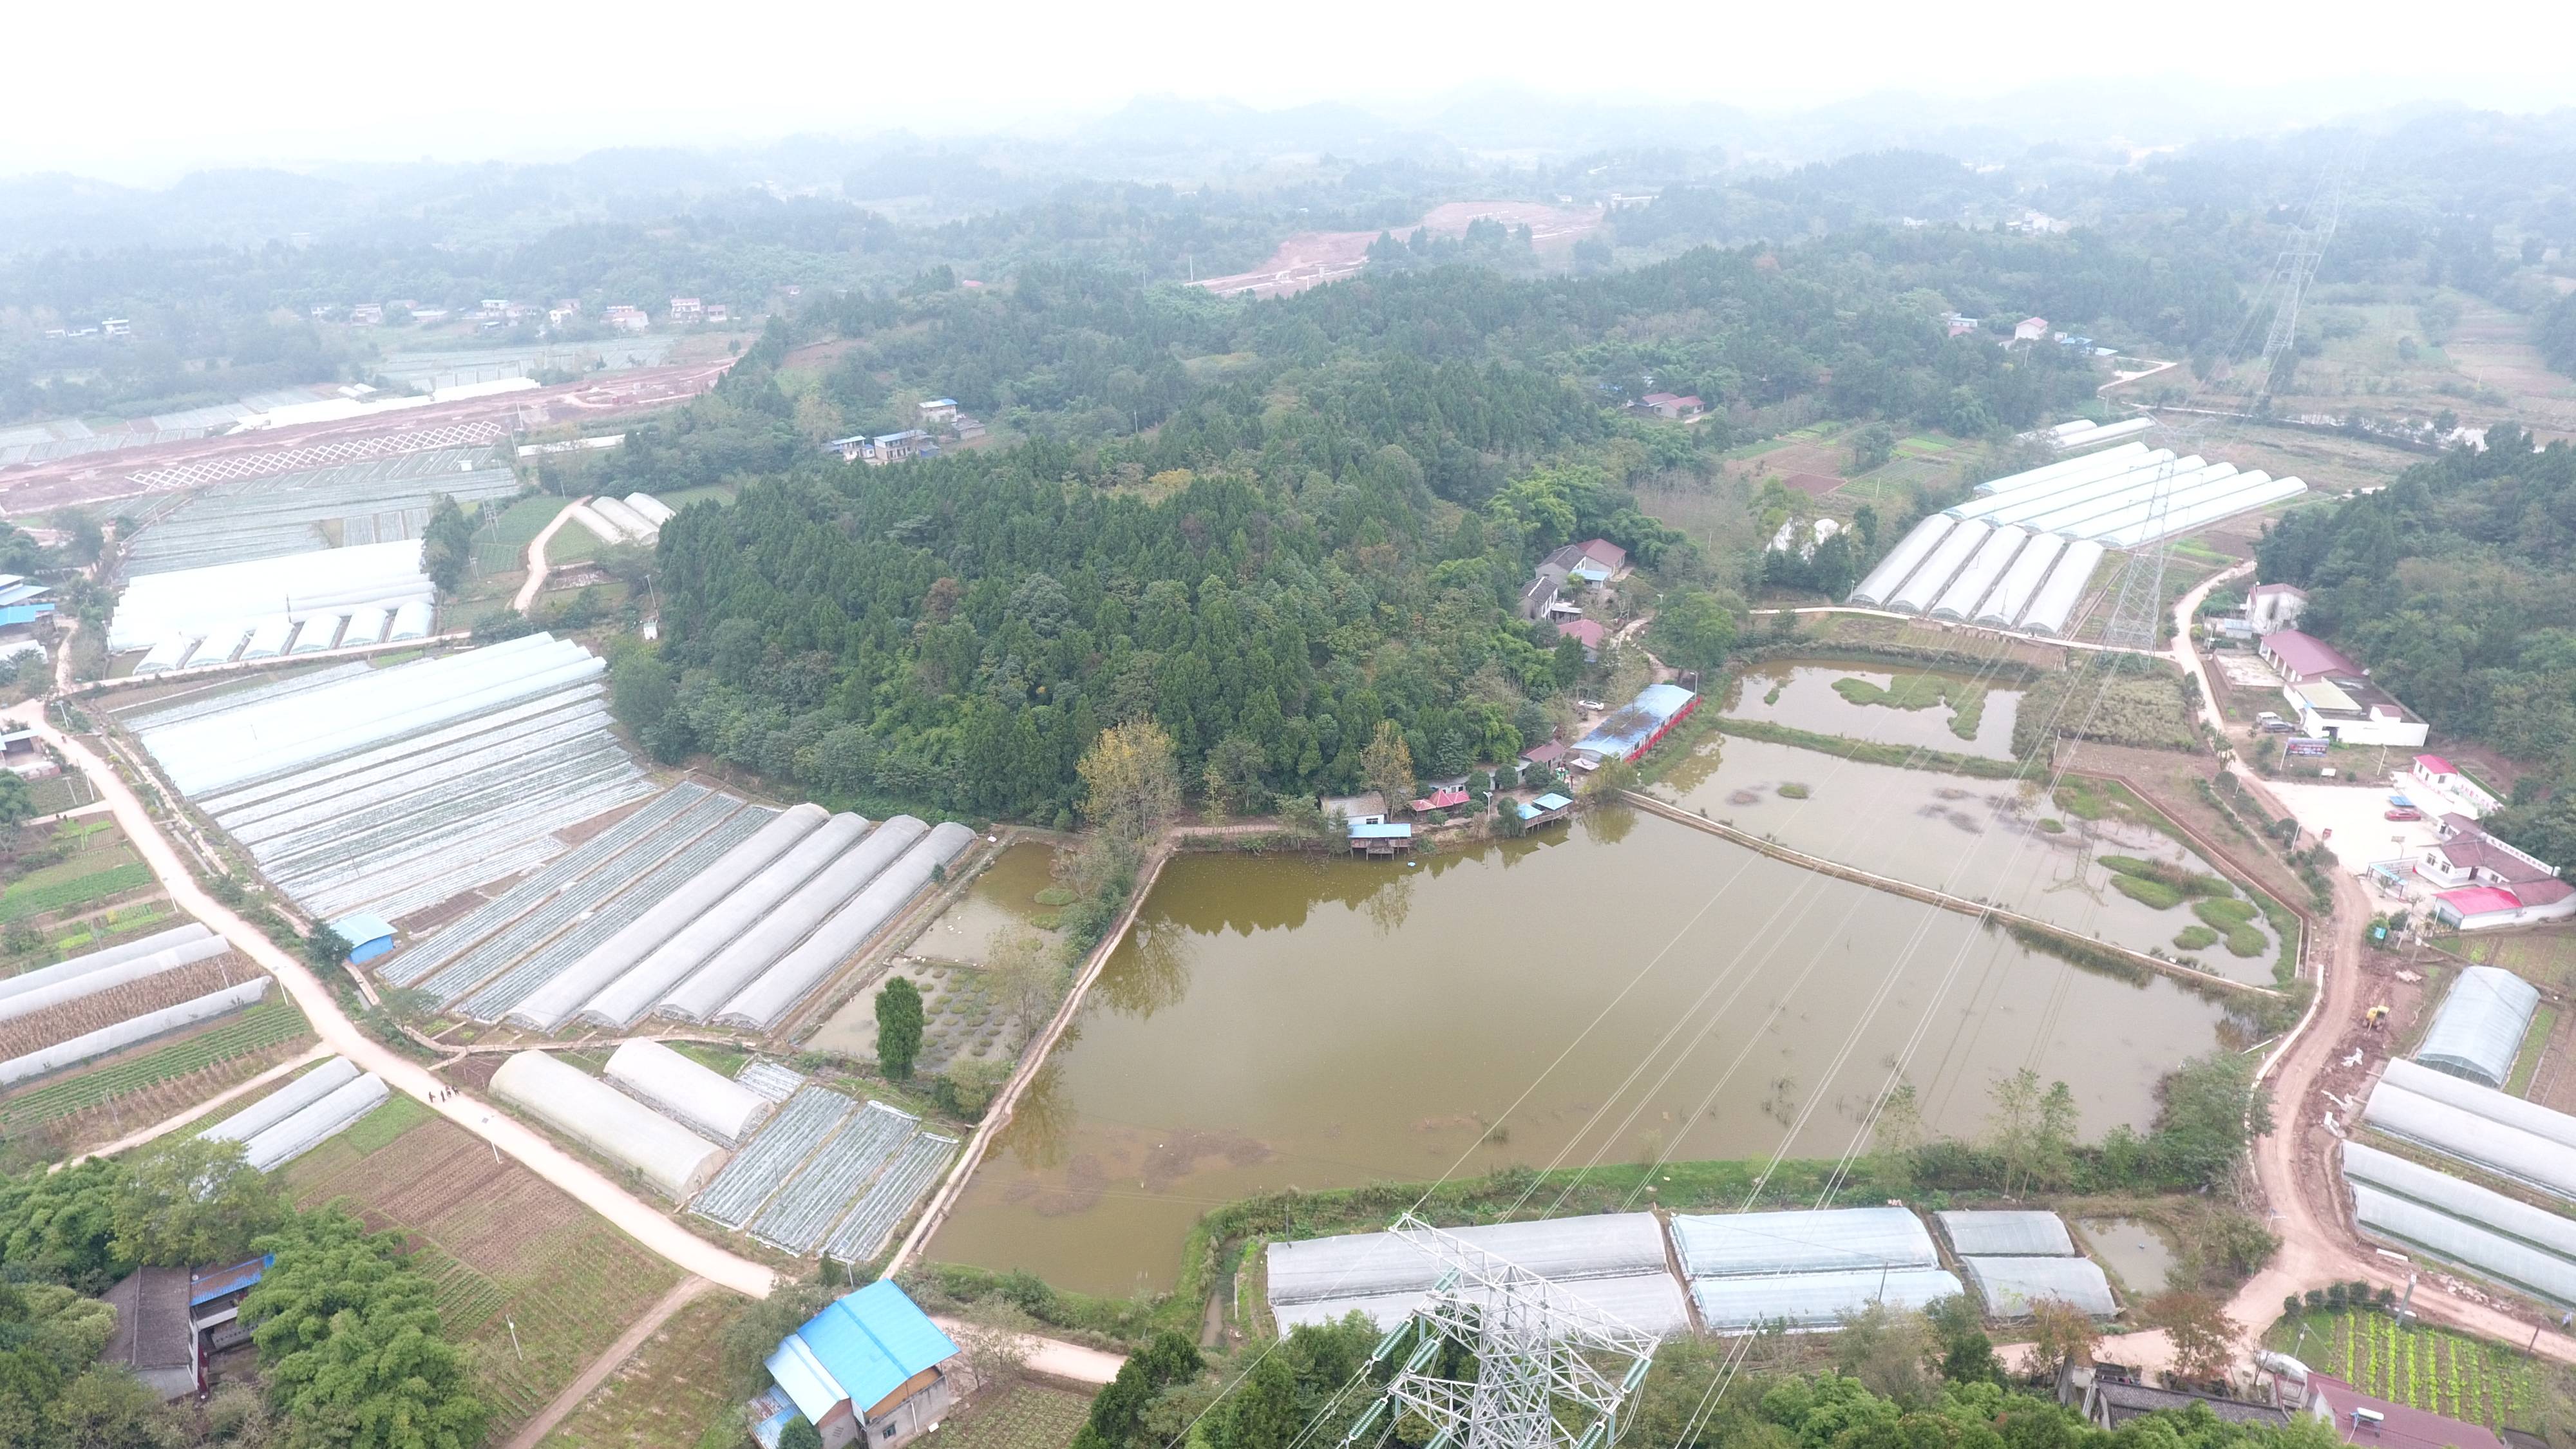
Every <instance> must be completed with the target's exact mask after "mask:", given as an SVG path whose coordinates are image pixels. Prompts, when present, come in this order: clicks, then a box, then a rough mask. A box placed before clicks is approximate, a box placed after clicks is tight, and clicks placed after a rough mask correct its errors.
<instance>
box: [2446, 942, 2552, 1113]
mask: <svg viewBox="0 0 2576 1449" xmlns="http://www.w3.org/2000/svg"><path fill="white" fill-rule="evenodd" d="M2539 1005H2540V988H2539V987H2536V986H2534V985H2532V984H2531V983H2530V982H2528V981H2525V980H2523V979H2522V978H2521V977H2519V976H2516V975H2514V974H2513V973H2512V972H2510V971H2502V970H2498V969H2497V968H2495V967H2493V966H2471V967H2469V968H2467V969H2466V970H2464V971H2462V972H2461V973H2460V978H2459V980H2458V981H2457V982H2455V983H2454V984H2453V985H2452V987H2451V992H2450V994H2449V995H2448V996H2445V997H2443V998H2442V1009H2441V1010H2440V1011H2438V1012H2436V1013H2434V1016H2433V1025H2432V1027H2431V1029H2430V1030H2428V1031H2426V1032H2425V1033H2424V1042H2423V1045H2421V1046H2419V1047H2417V1048H2416V1049H2415V1060H2417V1061H2419V1062H2421V1063H2423V1064H2424V1065H2425V1066H2428V1067H2431V1068H2433V1069H2434V1070H2436V1071H2442V1072H2448V1073H2450V1074H2451V1075H2453V1076H2455V1077H2466V1078H2468V1079H2469V1080H2470V1081H2473V1082H2481V1083H2484V1084H2485V1085H2487V1086H2490V1087H2501V1086H2503V1085H2504V1084H2505V1079H2506V1078H2508V1077H2510V1076H2512V1075H2513V1059H2514V1057H2515V1056H2516V1055H2517V1054H2519V1053H2520V1052H2521V1050H2522V1038H2523V1035H2524V1034H2525V1033H2526V1032H2528V1031H2529V1030H2530V1029H2531V1017H2532V1013H2533V1012H2534V1011H2535V1010H2536V1009H2537V1008H2538V1007H2539Z"/></svg>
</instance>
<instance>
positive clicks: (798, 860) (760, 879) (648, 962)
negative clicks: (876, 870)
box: [581, 812, 868, 1026]
mask: <svg viewBox="0 0 2576 1449" xmlns="http://www.w3.org/2000/svg"><path fill="white" fill-rule="evenodd" d="M790 813H793V812H790ZM867 829H868V821H867V818H866V817H865V816H861V815H852V814H848V813H843V814H839V815H835V816H833V817H831V818H830V819H829V820H826V821H825V822H823V825H822V826H821V828H819V829H817V830H815V831H814V832H813V833H812V834H809V835H807V836H806V837H805V838H804V839H802V840H799V841H797V842H796V844H795V845H793V846H791V847H790V848H789V849H788V850H787V852H786V853H785V854H783V855H781V856H779V857H778V859H776V860H774V861H771V862H770V863H769V864H767V865H765V866H763V867H761V868H760V871H759V872H758V873H757V874H755V875H753V876H752V877H751V879H749V880H747V881H744V882H743V883H742V884H741V885H739V886H736V887H735V888H734V889H732V890H730V891H728V892H726V893H725V896H724V898H723V899H722V900H719V901H717V902H715V903H714V904H712V905H710V906H708V907H707V909H706V912H705V914H703V915H701V916H699V917H698V918H697V919H696V920H693V921H691V922H689V923H688V924H687V925H685V926H682V927H681V928H680V929H679V930H677V931H674V932H672V933H671V936H670V939H668V940H666V941H664V942H662V944H660V945H658V946H656V947H654V948H653V949H652V950H651V951H649V952H647V953H645V956H644V959H643V960H641V961H638V962H636V963H635V965H634V966H632V967H630V968H628V970H627V971H626V973H625V974H624V975H622V976H619V977H618V978H617V980H616V981H614V982H613V983H611V984H610V985H608V986H607V987H605V988H603V989H602V990H601V991H600V993H599V994H598V995H597V996H594V997H592V998H591V999H590V1002H589V1004H588V1005H586V1006H584V1007H583V1008H582V1009H581V1020H583V1021H587V1022H594V1023H596V1024H598V1025H600V1026H625V1025H628V1024H629V1023H631V1022H633V1021H634V1020H635V1019H636V1018H637V1017H640V1016H642V1015H643V1014H644V1013H645V1012H647V1011H650V1010H652V1009H653V1004H654V1003H655V1002H657V1001H659V1000H661V999H662V995H663V993H665V992H667V991H669V990H670V989H671V988H672V987H674V986H677V985H679V984H680V983H681V982H683V981H685V980H687V979H688V977H689V973H690V972H693V971H695V970H697V969H698V968H699V967H700V966H703V965H705V964H706V963H707V961H708V959H709V958H711V957H713V956H714V955H715V954H716V952H717V951H719V950H721V949H722V948H723V947H724V945H725V944H726V943H727V942H729V941H733V940H735V939H737V938H739V937H740V936H741V935H742V934H743V933H744V932H745V931H748V930H750V929H751V928H752V927H753V926H755V925H757V924H758V923H759V922H760V920H761V918H762V917H764V916H766V915H768V914H769V912H770V911H771V910H772V909H774V908H775V907H776V906H778V904H779V903H780V902H782V901H785V900H786V899H787V898H788V897H789V896H791V895H793V894H795V892H796V888H797V887H798V886H801V885H803V884H804V883H805V882H806V881H807V880H809V879H811V878H812V877H813V876H814V874H815V872H817V871H819V870H821V869H822V868H823V867H825V866H827V865H829V864H831V863H832V861H833V860H834V859H835V858H836V857H838V856H839V855H840V854H841V853H842V852H844V851H846V850H848V849H850V848H851V847H852V846H854V845H857V844H858V843H859V838H860V837H861V836H863V835H865V834H867Z"/></svg>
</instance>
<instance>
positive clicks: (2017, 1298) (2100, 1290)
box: [1959, 1256, 2120, 1318]
mask: <svg viewBox="0 0 2576 1449" xmlns="http://www.w3.org/2000/svg"><path fill="white" fill-rule="evenodd" d="M1959 1262H1960V1265H1961V1266H1962V1267H1964V1268H1966V1269H1967V1270H1968V1281H1969V1282H1970V1283H1972V1284H1974V1285H1976V1289H1977V1296H1978V1297H1979V1298H1982V1299H1984V1300H1985V1305H1986V1315H1987V1316H1988V1317H1990V1318H2028V1317H2030V1311H2031V1305H2033V1304H2035V1303H2040V1302H2043V1301H2045V1300H2047V1299H2051V1298H2054V1299H2056V1300H2058V1301H2059V1302H2061V1303H2068V1304H2072V1305H2073V1306H2075V1307H2077V1308H2081V1309H2083V1310H2084V1311H2085V1312H2086V1313H2089V1314H2091V1315H2092V1316H2093V1317H2095V1318H2109V1317H2111V1316H2113V1315H2114V1314H2117V1313H2118V1312H2119V1311H2120V1305H2119V1303H2118V1302H2117V1301H2116V1300H2114V1299H2113V1298H2112V1297H2111V1280H2110V1279H2109V1278H2106V1277H2104V1276H2103V1275H2102V1269H2101V1267H2100V1266H2099V1265H2097V1264H2095V1263H2094V1262H2093V1261H2091V1260H2090V1259H2087V1258H2071V1257H2070V1258H2055V1257H2048V1258H1987V1257H1976V1258H1970V1257H1964V1256H1963V1257H1961V1258H1960V1259H1959Z"/></svg>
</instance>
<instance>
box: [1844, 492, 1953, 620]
mask: <svg viewBox="0 0 2576 1449" xmlns="http://www.w3.org/2000/svg"><path fill="white" fill-rule="evenodd" d="M1958 526H1959V520H1957V519H1955V518H1952V517H1950V516H1948V515H1947V514H1941V513H1936V514H1933V515H1932V516H1931V517H1929V518H1927V519H1924V520H1923V521H1922V522H1921V523H1918V524H1916V525H1914V527H1913V529H1912V530H1911V531H1909V532H1908V533H1907V534H1906V535H1905V537H1903V538H1900V539H1898V540H1897V541H1896V546H1895V547H1894V548H1891V549H1889V550H1888V551H1887V557H1885V558H1883V559H1880V560H1879V561H1878V567H1876V568H1874V569H1871V570H1870V571H1869V576H1868V577H1867V578H1864V579H1862V580H1861V581H1860V582H1859V583H1858V584H1857V585H1855V586H1854V587H1853V589H1852V591H1851V595H1850V602H1851V603H1853V604H1855V605H1858V606H1859V607H1861V608H1864V609H1876V608H1882V607H1884V606H1885V605H1886V603H1887V596H1888V595H1890V594H1892V593H1894V592H1896V588H1897V585H1899V584H1902V583H1904V582H1905V581H1906V579H1907V578H1908V577H1910V576H1911V575H1912V574H1913V572H1914V570H1915V569H1916V568H1918V567H1920V566H1921V565H1922V563H1923V560H1925V559H1926V558H1929V557H1931V555H1932V550H1933V549H1935V548H1937V547H1939V546H1940V543H1941V540H1942V539H1944V538H1946V537H1948V536H1949V534H1950V530H1952V529H1954V528H1957V527H1958Z"/></svg>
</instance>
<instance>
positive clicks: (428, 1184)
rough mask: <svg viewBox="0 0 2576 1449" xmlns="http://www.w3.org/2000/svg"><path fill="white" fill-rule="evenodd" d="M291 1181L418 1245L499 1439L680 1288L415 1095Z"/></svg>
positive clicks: (609, 1230) (325, 1149)
mask: <svg viewBox="0 0 2576 1449" xmlns="http://www.w3.org/2000/svg"><path fill="white" fill-rule="evenodd" d="M286 1177H287V1184H288V1189H289V1191H291V1192H292V1193H293V1194H294V1195H295V1197H296V1200H297V1201H299V1202H301V1203H303V1204H305V1205H307V1206H319V1205H320V1204H323V1203H326V1202H331V1201H334V1200H339V1199H347V1200H348V1206H349V1207H350V1208H351V1209H352V1210H353V1211H355V1212H357V1213H359V1214H360V1215H361V1216H363V1217H364V1218H365V1219H366V1221H367V1224H368V1226H370V1227H373V1228H380V1229H381V1228H393V1229H398V1230H400V1231H402V1232H404V1233H406V1234H408V1235H409V1236H410V1238H411V1241H412V1242H413V1244H414V1245H415V1248H416V1250H417V1257H416V1258H415V1262H416V1264H417V1265H418V1266H419V1268H420V1269H421V1271H422V1272H424V1273H426V1274H428V1275H429V1276H430V1278H431V1279H432V1280H434V1281H435V1282H436V1283H437V1284H438V1288H439V1302H438V1309H439V1314H440V1317H441V1320H442V1322H443V1323H444V1325H445V1329H446V1333H447V1336H448V1337H449V1338H451V1339H453V1340H454V1341H456V1342H457V1343H459V1344H461V1345H463V1346H464V1348H465V1351H466V1355H467V1358H468V1360H469V1362H470V1363H471V1364H472V1365H473V1370H474V1374H475V1378H476V1379H477V1381H478V1384H479V1386H480V1388H481V1389H482V1392H483V1394H484V1396H485V1398H486V1399H487V1400H488V1401H489V1402H490V1403H491V1405H492V1407H493V1422H492V1433H493V1438H494V1439H495V1440H496V1441H498V1440H500V1439H504V1438H506V1437H507V1435H508V1431H509V1429H510V1427H511V1426H512V1425H515V1424H517V1423H519V1422H520V1421H522V1420H524V1419H526V1418H527V1417H528V1416H529V1415H530V1414H533V1413H535V1412H536V1411H537V1410H538V1409H541V1408H543V1407H544V1406H545V1404H546V1402H547V1401H548V1400H549V1399H551V1398H553V1397H554V1395H555V1394H556V1393H557V1392H559V1391H561V1389H562V1388H563V1386H564V1385H565V1384H567V1383H570V1382H571V1381H572V1380H573V1378H574V1377H575V1376H577V1375H578V1374H579V1373H580V1372H581V1370H582V1368H583V1366H585V1365H586V1364H588V1363H589V1362H590V1361H591V1360H592V1359H593V1358H595V1357H597V1356H598V1355H599V1354H600V1353H601V1352H602V1351H603V1350H605V1349H606V1348H607V1347H608V1346H609V1345H610V1344H611V1343H614V1342H615V1341H616V1340H617V1336H618V1334H620V1333H622V1332H624V1331H625V1327H626V1325H627V1324H629V1323H631V1322H633V1321H634V1320H635V1318H636V1317H637V1316H638V1315H640V1314H642V1313H643V1312H644V1310H645V1309H647V1308H649V1307H650V1306H652V1304H653V1302H654V1300H656V1299H658V1298H660V1297H661V1296H662V1295H663V1294H664V1293H667V1292H669V1291H670V1289H671V1286H672V1285H673V1284H674V1283H676V1282H678V1281H679V1270H678V1269H676V1268H674V1267H672V1266H671V1265H670V1264H668V1263H666V1262H664V1261H662V1260H661V1259H660V1258H657V1257H655V1256H653V1255H652V1254H651V1253H648V1252H646V1251H645V1250H644V1249H643V1248H641V1247H639V1246H637V1245H636V1244H635V1242H634V1241H633V1240H632V1239H630V1238H628V1237H626V1236H625V1235H624V1234H623V1233H620V1232H618V1231H617V1230H616V1229H615V1228H613V1227H610V1226H609V1225H608V1223H607V1221H606V1220H604V1219H602V1218H600V1217H598V1216H597V1215H595V1214H593V1213H591V1212H590V1211H589V1210H588V1209H586V1208H584V1207H582V1206H581V1205H580V1204H579V1203H577V1202H575V1201H574V1200H573V1199H572V1198H570V1197H568V1196H566V1195H565V1194H563V1193H562V1192H560V1191H558V1190H556V1189H555V1188H553V1187H551V1186H549V1185H547V1183H546V1182H545V1181H544V1180H543V1179H541V1178H539V1177H538V1176H537V1175H536V1174H534V1173H532V1172H530V1171H528V1170H527V1169H526V1168H524V1167H521V1166H520V1165H518V1164H517V1163H515V1162H510V1161H507V1160H503V1161H498V1162H496V1161H494V1160H493V1155H492V1153H491V1152H490V1150H489V1149H487V1148H486V1147H485V1146H484V1145H483V1144H482V1143H481V1142H479V1141H477V1140H475V1138H474V1137H473V1136H472V1135H471V1134H469V1133H467V1132H465V1131H463V1130H462V1129H460V1128H457V1127H455V1126H453V1125H451V1124H449V1123H447V1122H445V1121H442V1120H439V1119H437V1118H435V1117H433V1116H431V1115H430V1114H429V1112H428V1111H427V1109H425V1108H423V1107H421V1106H420V1105H419V1104H418V1103H416V1102H409V1101H408V1100H406V1099H400V1098H397V1099H396V1100H395V1101H393V1102H390V1103H388V1104H386V1105H385V1106H383V1107H380V1108H378V1109H377V1110H376V1111H375V1112H374V1113H371V1114H370V1115H369V1116H368V1117H367V1118H366V1119H365V1120H364V1121H361V1122H360V1123H358V1125H357V1126H355V1127H353V1128H351V1129H350V1130H349V1131H347V1132H346V1133H343V1134H342V1135H340V1136H339V1137H337V1138H334V1139H333V1140H331V1141H329V1142H326V1143H324V1144H323V1145H322V1146H321V1147H319V1148H316V1149H315V1150H314V1151H313V1152H312V1153H311V1154H309V1155H307V1156H305V1157H303V1158H300V1159H298V1160H297V1161H296V1162H294V1163H293V1164H291V1165H290V1166H289V1167H288V1168H287V1169H286ZM513 1325H515V1326H516V1347H515V1348H514V1347H513V1342H512V1328H513Z"/></svg>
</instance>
